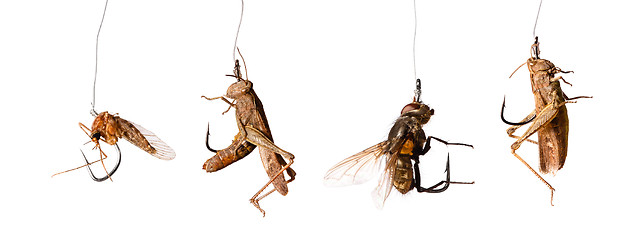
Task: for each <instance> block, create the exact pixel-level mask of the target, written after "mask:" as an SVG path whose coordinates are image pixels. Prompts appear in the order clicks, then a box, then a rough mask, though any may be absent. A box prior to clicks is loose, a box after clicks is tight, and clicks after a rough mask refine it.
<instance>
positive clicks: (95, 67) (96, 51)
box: [90, 0, 109, 117]
mask: <svg viewBox="0 0 632 240" xmlns="http://www.w3.org/2000/svg"><path fill="white" fill-rule="evenodd" d="M108 1H109V0H105V6H104V7H103V15H102V16H101V23H100V24H99V30H98V31H97V41H96V46H95V60H94V82H93V83H92V103H91V105H92V110H90V114H91V115H92V116H94V117H96V116H97V111H96V110H94V104H95V103H94V102H95V99H96V90H97V72H98V69H99V35H100V34H101V27H102V26H103V20H104V19H105V12H106V11H107V9H108Z"/></svg>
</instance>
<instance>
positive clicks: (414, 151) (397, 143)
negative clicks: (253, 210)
mask: <svg viewBox="0 0 632 240" xmlns="http://www.w3.org/2000/svg"><path fill="white" fill-rule="evenodd" d="M418 81H419V80H418ZM418 84H419V82H418ZM418 86H419V85H418ZM432 115H434V109H431V108H430V107H429V106H428V105H426V104H423V103H421V102H420V101H419V100H417V99H416V100H414V101H413V102H412V103H409V104H407V105H406V106H404V108H403V109H402V111H401V115H400V116H399V118H397V120H396V121H395V124H394V125H393V127H392V128H391V130H390V132H389V134H388V139H387V140H385V141H382V142H380V143H378V144H376V145H374V146H372V147H369V148H367V149H365V150H363V151H361V152H359V153H357V154H355V155H353V156H350V157H348V158H346V159H344V160H342V161H341V162H340V163H338V164H336V165H334V166H333V167H331V169H329V171H327V173H326V174H325V177H324V180H325V185H328V186H347V185H351V184H360V183H364V182H366V181H367V180H369V179H370V178H372V177H373V176H374V175H375V174H376V173H377V172H378V167H379V166H380V165H381V164H380V163H381V162H382V161H383V162H384V163H385V164H384V169H383V171H382V175H381V177H380V179H379V180H378V186H377V187H376V188H375V190H374V191H373V193H372V196H373V200H374V203H375V205H376V207H377V208H382V207H383V206H384V202H385V200H386V198H387V197H388V195H389V194H390V191H391V189H392V188H395V189H397V191H399V192H400V193H402V194H406V193H408V192H409V191H411V190H413V189H416V190H417V192H420V193H421V192H429V193H440V192H443V191H445V190H447V189H448V187H449V186H450V184H451V183H452V184H473V183H474V182H453V181H450V156H449V155H448V160H447V162H446V180H443V181H440V182H439V183H437V184H435V185H433V186H431V187H429V188H424V187H422V186H421V173H420V171H419V156H420V155H425V154H426V153H427V152H428V151H429V150H430V142H431V139H434V140H436V141H439V142H441V143H443V144H446V145H461V146H467V147H472V148H473V146H472V145H469V144H464V143H450V142H447V141H445V140H442V139H439V138H437V137H433V136H427V137H426V134H425V132H424V130H423V126H424V125H425V124H426V123H428V121H430V117H431V116H432ZM413 162H414V164H413Z"/></svg>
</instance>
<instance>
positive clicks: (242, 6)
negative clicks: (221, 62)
mask: <svg viewBox="0 0 632 240" xmlns="http://www.w3.org/2000/svg"><path fill="white" fill-rule="evenodd" d="M243 19H244V0H241V14H240V15H239V25H238V26H237V34H235V45H234V46H233V62H235V60H237V59H236V58H235V52H237V38H239V30H240V29H241V21H242V20H243Z"/></svg>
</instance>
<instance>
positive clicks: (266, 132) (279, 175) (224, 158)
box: [202, 60, 296, 217]
mask: <svg viewBox="0 0 632 240" xmlns="http://www.w3.org/2000/svg"><path fill="white" fill-rule="evenodd" d="M233 73H234V74H233V75H227V76H230V77H234V78H236V79H237V82H235V83H233V84H232V85H230V86H229V87H228V90H227V91H226V95H224V96H220V97H214V98H208V97H205V96H202V98H205V99H207V100H215V99H221V100H223V101H224V102H226V103H228V105H230V106H229V107H228V109H227V110H226V111H224V113H226V112H228V110H230V108H231V107H232V108H235V118H236V120H237V127H238V128H239V133H237V135H236V136H235V139H234V140H233V142H232V143H231V144H230V146H228V147H227V148H225V149H222V150H219V151H216V150H213V149H212V148H210V147H209V146H208V136H209V134H208V131H207V142H206V146H207V148H208V149H209V150H211V151H212V152H215V153H216V154H215V156H213V157H211V158H210V159H208V160H207V161H206V162H205V163H204V166H203V169H204V170H206V171H207V172H215V171H218V170H220V169H222V168H224V167H226V166H228V165H230V164H232V163H234V162H236V161H238V160H239V159H242V158H244V157H245V156H247V155H248V154H250V153H251V152H252V151H253V150H254V149H255V147H259V155H260V156H261V161H262V162H263V167H264V168H265V170H266V172H267V173H268V177H269V178H270V180H269V181H268V182H267V183H266V184H265V185H264V186H263V187H262V188H261V189H260V190H259V191H258V192H257V193H256V194H255V195H254V196H252V198H251V199H250V203H252V204H253V205H254V206H255V207H256V208H257V209H259V211H261V213H263V216H264V217H265V211H264V210H263V209H261V207H259V201H260V200H261V199H263V198H264V197H266V196H268V195H269V194H270V193H272V192H274V191H277V192H279V193H280V194H281V195H283V196H285V195H286V194H287V192H288V188H287V184H288V183H289V182H291V181H293V180H294V178H295V176H296V172H294V170H292V168H290V165H292V163H294V155H292V154H291V153H289V152H287V151H285V150H283V149H281V148H279V147H277V146H276V145H275V144H274V142H273V140H272V133H271V132H270V126H269V125H268V120H267V119H266V115H265V112H264V110H263V104H262V103H261V100H259V98H258V97H257V94H255V91H254V89H253V88H252V82H251V81H249V80H248V79H243V78H242V76H241V72H240V66H239V60H235V69H234V70H233ZM246 78H247V76H246ZM227 98H230V99H233V101H232V102H231V101H228V99H227ZM224 113H222V114H224ZM281 156H283V157H284V158H286V159H287V160H288V163H286V162H285V161H284V160H283V158H282V157H281ZM283 171H287V174H288V176H289V177H290V179H289V180H287V181H286V180H285V177H284V175H283ZM270 184H272V185H273V186H274V189H272V190H271V191H269V192H267V193H265V194H263V195H262V196H259V195H260V194H261V193H262V192H263V191H264V190H265V189H266V188H267V187H268V186H269V185H270Z"/></svg>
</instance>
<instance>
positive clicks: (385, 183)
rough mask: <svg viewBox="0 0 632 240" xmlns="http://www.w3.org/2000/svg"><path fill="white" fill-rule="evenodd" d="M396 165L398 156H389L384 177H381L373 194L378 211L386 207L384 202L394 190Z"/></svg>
mask: <svg viewBox="0 0 632 240" xmlns="http://www.w3.org/2000/svg"><path fill="white" fill-rule="evenodd" d="M396 163H397V154H388V155H387V161H386V166H385V167H384V172H383V173H382V176H380V180H379V181H378V185H377V187H376V188H375V190H373V192H372V193H371V195H372V196H373V202H374V203H375V207H377V208H378V209H382V208H383V207H384V202H385V201H386V198H387V197H388V195H389V194H391V189H393V176H394V174H395V167H396V165H397V164H396Z"/></svg>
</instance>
